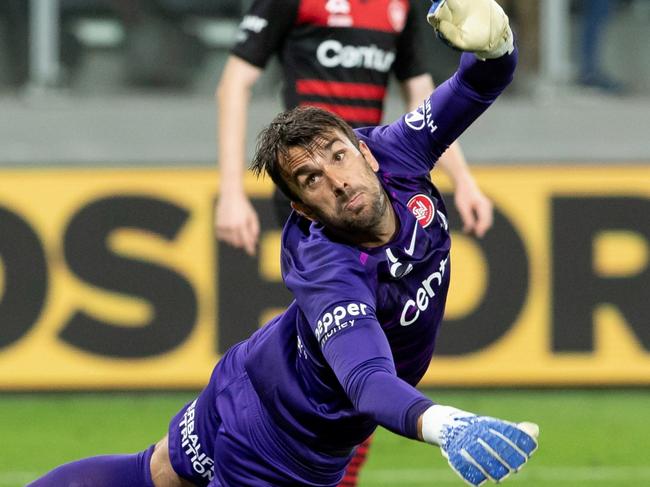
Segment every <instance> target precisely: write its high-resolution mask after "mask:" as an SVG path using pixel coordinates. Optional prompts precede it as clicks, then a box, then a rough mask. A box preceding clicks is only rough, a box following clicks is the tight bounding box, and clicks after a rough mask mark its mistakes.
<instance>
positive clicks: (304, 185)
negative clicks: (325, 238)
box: [280, 130, 388, 236]
mask: <svg viewBox="0 0 650 487" xmlns="http://www.w3.org/2000/svg"><path fill="white" fill-rule="evenodd" d="M280 164H281V165H282V169H283V172H284V177H285V179H286V180H287V182H288V184H289V186H290V187H291V189H292V190H293V191H294V192H295V193H296V194H297V195H298V196H299V197H300V199H301V202H300V203H297V202H295V203H292V205H293V207H294V209H296V210H297V211H298V212H300V213H301V214H303V215H304V216H306V217H307V218H309V219H311V220H317V221H319V222H321V223H323V224H324V225H325V226H326V227H328V228H330V229H332V230H335V231H337V232H339V233H341V232H345V233H352V234H356V235H359V236H361V235H364V236H365V235H372V234H373V230H375V229H376V228H378V227H379V226H380V225H381V223H382V220H383V219H384V218H385V217H386V213H387V207H388V201H387V200H388V198H387V197H386V193H385V192H384V190H383V188H382V187H381V184H380V183H379V180H378V179H377V175H376V174H375V172H376V171H377V170H378V169H379V164H378V163H377V161H376V159H375V158H374V157H373V155H372V154H371V153H370V150H369V149H368V147H367V146H366V145H365V144H364V143H363V142H361V143H360V149H357V148H356V147H355V146H354V145H353V144H352V142H351V141H350V140H349V139H348V138H347V137H346V136H345V135H344V134H343V133H342V132H340V131H338V130H336V131H331V132H326V133H324V134H323V136H322V138H321V139H319V140H317V141H315V143H314V147H313V150H312V151H311V153H310V152H308V151H306V150H304V149H303V148H301V147H293V148H291V149H290V150H289V157H288V158H287V159H285V160H282V161H280Z"/></svg>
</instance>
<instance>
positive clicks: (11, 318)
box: [0, 208, 48, 348]
mask: <svg viewBox="0 0 650 487" xmlns="http://www.w3.org/2000/svg"><path fill="white" fill-rule="evenodd" d="M0 260H1V261H2V267H3V271H4V279H3V281H4V286H3V287H4V290H2V289H0V348H3V347H7V346H8V345H11V344H13V343H15V342H16V341H17V340H19V339H20V338H21V337H23V336H24V335H25V334H26V333H27V332H28V331H29V330H30V329H31V328H32V326H34V324H35V323H36V320H37V319H38V316H39V315H40V314H41V310H42V309H43V304H44V302H45V295H46V293H47V282H48V275H47V265H46V262H45V252H44V251H43V244H42V243H41V241H40V239H39V238H38V235H37V234H36V232H35V231H34V230H33V229H32V228H31V226H30V225H29V223H27V222H26V221H25V220H23V219H22V218H21V217H19V216H18V215H16V214H15V213H13V212H12V211H10V210H8V209H5V208H0Z"/></svg>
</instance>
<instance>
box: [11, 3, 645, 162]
mask: <svg viewBox="0 0 650 487" xmlns="http://www.w3.org/2000/svg"><path fill="white" fill-rule="evenodd" d="M250 1H251V0H1V1H0V112H2V113H3V116H2V117H0V165H13V164H18V165H22V164H30V163H33V164H41V163H47V164H51V163H53V164H86V163H90V164H104V163H109V164H132V163H143V164H159V163H165V164H183V163H198V164H207V165H213V164H214V156H215V153H216V151H215V136H214V127H215V123H216V122H215V108H214V102H213V97H212V95H213V93H214V89H215V86H216V84H217V81H218V79H219V76H220V73H221V70H222V68H223V64H224V63H225V60H226V58H227V56H228V52H229V49H230V47H231V45H232V42H233V40H234V38H235V36H236V32H237V28H238V24H239V21H240V19H241V17H242V15H243V14H244V12H245V11H246V9H247V7H248V5H249V4H250ZM585 1H590V0H502V1H501V3H502V4H503V6H504V8H505V9H506V11H507V13H508V14H509V15H510V17H511V19H512V24H513V28H514V30H515V32H516V33H517V34H518V39H519V44H520V66H519V70H518V72H517V74H516V76H515V81H514V84H513V86H512V87H510V88H509V89H508V90H507V92H506V94H505V96H504V97H502V99H500V100H499V101H498V102H497V103H496V105H495V106H494V107H493V108H491V109H490V110H489V111H488V112H487V113H486V115H484V116H483V117H481V118H480V119H479V120H478V122H477V123H476V124H474V125H473V126H472V129H471V130H470V131H469V132H468V134H467V135H464V136H463V137H462V139H461V142H462V144H463V147H464V149H465V152H466V154H467V156H468V159H469V160H470V161H471V162H473V163H474V162H476V163H483V162H485V163H487V164H489V163H491V162H521V161H533V162H534V161H558V162H562V161H569V162H581V161H585V162H589V161H591V162H594V161H610V160H611V161H619V162H635V161H650V139H649V138H648V136H647V131H648V126H649V125H650V118H649V117H648V113H650V49H648V48H647V46H649V45H650V29H649V28H648V26H649V25H650V0H612V1H613V5H614V6H613V9H612V11H611V14H610V16H609V18H608V21H607V22H608V23H607V26H606V29H605V33H604V41H603V43H602V52H601V54H602V58H603V66H604V68H605V69H606V70H607V72H608V73H611V74H612V75H613V76H615V77H616V78H617V79H619V80H620V81H622V82H623V83H624V84H625V86H626V87H628V88H629V91H628V92H626V93H625V96H611V94H606V93H602V92H598V91H597V90H587V89H583V87H579V86H577V85H576V84H575V80H576V74H577V69H578V68H577V66H578V65H579V62H578V61H579V58H578V56H579V55H580V47H579V41H580V29H579V26H580V20H581V17H580V16H581V14H582V6H583V5H584V4H582V2H585ZM55 5H58V10H57V9H54V12H55V13H56V15H55V16H54V15H51V12H52V8H53V6H55ZM413 5H414V6H415V8H418V9H420V10H421V12H420V13H419V14H420V17H421V18H422V28H423V29H422V32H423V36H427V38H426V39H423V42H422V48H423V49H424V50H425V52H426V57H427V59H429V66H430V71H431V72H432V74H433V76H434V79H435V81H436V82H437V83H440V82H441V81H443V80H444V79H446V78H447V77H448V76H449V75H450V74H451V73H452V72H453V70H454V69H455V67H456V65H457V59H458V53H457V52H455V51H453V50H451V49H449V48H447V47H446V46H445V45H443V43H441V42H438V41H436V40H435V39H434V34H433V32H432V31H431V30H430V29H428V27H427V26H426V23H425V13H426V10H427V9H428V2H427V1H420V0H413ZM35 7H39V8H43V7H44V8H45V9H50V20H54V22H53V24H54V25H53V26H50V27H51V28H53V29H54V34H55V36H54V35H53V33H52V31H49V35H50V36H52V37H50V38H48V37H47V36H43V38H44V40H45V41H44V42H43V43H42V44H40V47H41V51H42V50H44V51H48V50H49V51H51V52H49V54H50V55H51V56H50V57H51V58H53V59H54V60H55V61H56V62H55V64H56V69H55V70H54V71H55V74H56V76H54V77H53V78H54V79H49V78H47V76H46V77H45V78H44V79H39V78H38V77H37V76H35V74H34V69H35V68H34V66H35V64H34V60H35V59H36V57H35V56H34V52H35V49H34V47H35V46H37V45H38V44H37V43H35V42H34V36H35V30H34V29H30V19H32V21H33V19H34V13H35V12H34V9H35ZM41 13H42V12H41ZM32 24H33V22H32ZM46 30H47V29H46ZM30 33H31V37H32V43H31V46H30V42H29V40H30V39H29V38H30ZM57 44H58V45H57ZM30 47H31V49H30ZM36 51H37V53H38V52H40V51H39V49H36ZM40 54H44V53H43V52H40ZM45 54H48V53H45ZM47 60H48V56H42V58H41V59H40V61H43V62H45V61H47ZM30 61H31V64H30ZM51 67H52V66H50V68H51ZM279 78H280V77H279V73H278V66H277V64H276V63H270V65H269V68H267V69H266V70H265V73H264V75H263V76H262V78H261V79H260V80H259V82H258V83H257V84H256V86H255V90H254V100H253V103H252V106H251V117H250V123H249V125H248V127H247V129H248V140H249V142H251V143H249V144H247V150H248V152H249V154H248V155H249V156H250V155H251V153H252V149H253V147H254V144H253V143H252V141H253V140H254V138H255V135H256V134H257V133H258V131H259V130H260V129H261V128H262V127H263V126H264V125H265V124H266V123H267V122H268V120H270V119H271V118H272V117H273V116H274V115H275V114H276V113H277V112H278V111H279V110H280V109H281V104H280V102H279ZM391 90H392V91H394V92H395V93H394V94H393V96H391V97H389V100H388V105H387V117H386V120H392V119H394V118H395V117H397V116H399V115H400V114H401V113H402V111H403V106H402V104H401V102H400V97H399V95H398V94H397V88H396V86H395V84H393V85H392V87H391ZM605 95H606V96H605ZM35 134H37V135H38V136H37V137H34V135H35ZM71 134H74V135H73V136H71ZM495 134H506V135H503V136H504V137H508V138H509V142H508V148H507V150H504V149H503V147H502V146H501V145H500V144H495V143H494V140H495ZM499 136H501V135H499ZM549 141H552V143H549Z"/></svg>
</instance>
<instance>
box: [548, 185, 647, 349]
mask: <svg viewBox="0 0 650 487" xmlns="http://www.w3.org/2000/svg"><path fill="white" fill-rule="evenodd" d="M612 230H614V231H631V232H635V233H636V234H638V235H640V237H641V238H642V239H643V240H644V241H645V242H646V243H647V245H650V199H647V198H646V199H643V198H636V197H627V196H597V197H596V196H594V197H588V196H576V197H566V196H562V197H559V196H556V197H553V198H552V231H551V233H552V246H553V247H552V252H551V254H552V255H553V278H552V293H551V294H552V297H551V303H552V308H553V313H552V316H553V319H552V323H553V325H552V328H553V340H552V344H553V345H552V346H553V351H554V352H556V353H557V352H593V351H594V323H593V316H594V311H595V309H596V307H597V306H598V305H600V304H605V303H608V304H613V305H614V306H616V307H617V308H618V309H619V311H620V312H621V313H622V314H623V316H624V317H625V320H626V322H627V324H628V325H629V326H630V328H631V329H632V331H633V332H634V334H635V335H636V337H637V338H638V340H639V343H640V344H641V345H642V346H643V347H644V348H645V349H646V350H650V326H649V325H650V306H648V300H649V299H650V266H647V265H646V266H645V268H643V269H639V270H638V272H637V273H633V274H632V275H629V276H601V275H598V274H597V272H596V271H595V269H594V252H593V249H594V241H595V239H596V238H597V236H598V234H599V233H601V232H604V231H612Z"/></svg>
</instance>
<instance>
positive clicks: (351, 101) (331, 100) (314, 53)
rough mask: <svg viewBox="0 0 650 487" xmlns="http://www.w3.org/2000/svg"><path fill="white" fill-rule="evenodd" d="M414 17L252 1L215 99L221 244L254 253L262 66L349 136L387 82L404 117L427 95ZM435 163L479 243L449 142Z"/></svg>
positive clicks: (473, 201) (473, 209) (478, 198)
mask: <svg viewBox="0 0 650 487" xmlns="http://www.w3.org/2000/svg"><path fill="white" fill-rule="evenodd" d="M416 10H417V9H415V8H412V7H411V5H410V4H409V0H373V1H370V2H368V1H365V0H290V1H287V0H255V2H254V3H253V5H252V7H251V8H250V10H249V12H248V13H247V15H246V16H245V17H244V19H243V21H242V22H241V25H240V31H239V34H238V35H239V37H238V39H237V43H236V45H235V47H234V48H233V50H232V55H231V56H230V58H229V59H228V61H227V63H226V67H225V69H224V71H223V74H222V77H221V81H220V83H219V86H218V89H217V93H216V97H217V106H218V118H219V131H218V140H219V167H220V172H221V188H220V191H219V194H220V197H219V201H218V203H217V208H216V222H215V223H216V232H217V237H218V238H219V239H220V240H223V241H224V242H226V243H228V244H230V245H233V246H234V247H237V248H242V249H244V250H245V251H246V252H247V253H248V254H249V255H254V254H255V252H256V247H257V242H258V238H259V232H260V224H259V220H258V216H257V213H256V212H255V210H254V209H253V206H252V204H251V202H250V200H249V199H248V197H247V196H246V193H245V192H244V186H243V175H244V168H245V133H246V118H247V112H248V109H249V100H250V97H251V89H252V86H253V85H254V84H255V82H256V81H257V80H258V79H259V77H260V76H261V74H262V71H263V69H264V67H265V66H266V64H267V62H268V61H269V59H270V58H271V57H272V56H273V55H275V54H277V55H278V56H279V59H280V63H281V66H282V73H283V82H284V86H283V99H284V105H285V107H286V108H293V107H296V106H301V105H310V106H317V107H320V108H324V109H326V110H329V111H331V112H333V113H335V114H337V115H339V116H340V117H341V118H343V119H344V120H345V121H346V122H347V123H348V124H349V125H351V126H352V127H355V128H356V127H363V126H368V125H378V124H379V123H381V120H382V116H383V107H384V98H385V95H386V91H387V85H388V78H389V75H390V74H391V73H393V74H394V75H395V77H396V78H397V79H398V80H399V82H400V84H401V91H402V94H403V98H404V103H405V106H406V108H407V110H413V109H414V108H416V107H417V105H419V104H420V103H422V101H423V100H424V99H425V98H426V97H427V96H429V94H430V93H431V92H432V91H433V88H434V85H433V79H432V78H431V75H430V74H428V73H427V72H426V67H425V62H424V60H423V58H422V57H423V56H422V49H420V48H419V47H418V42H420V41H421V40H422V37H420V35H419V32H418V30H419V29H418V25H419V22H420V21H419V20H418V18H417V17H416V15H415V14H416ZM439 164H440V166H441V167H442V168H443V169H444V170H445V171H446V172H447V174H448V175H449V176H450V178H451V180H452V183H453V185H454V188H455V199H456V204H457V207H458V210H459V213H460V215H461V217H462V219H463V226H464V230H465V231H466V232H473V233H475V234H476V235H477V236H483V234H484V233H485V232H486V231H487V230H488V229H489V228H490V226H491V225H492V204H491V202H490V201H489V200H488V199H487V198H486V197H485V196H484V195H483V193H482V192H481V191H480V189H479V188H478V186H477V185H476V182H475V181H474V179H473V177H472V175H471V173H470V171H469V170H468V167H467V163H466V161H465V158H464V156H463V153H462V151H461V149H460V147H459V145H458V143H454V144H452V145H451V146H450V148H449V149H448V150H447V151H446V152H445V153H444V155H442V156H441V159H440V162H439ZM273 199H274V207H275V211H276V215H277V217H278V223H279V224H280V225H284V222H285V221H286V220H287V218H288V216H289V213H290V211H291V208H290V206H289V201H288V200H287V198H286V197H285V196H283V195H282V193H281V192H279V191H277V190H276V191H275V193H274V198H273ZM369 442H370V439H368V441H367V442H364V444H362V445H360V447H359V448H358V450H357V454H356V456H355V458H354V459H353V460H352V462H351V463H350V467H349V470H348V474H347V475H346V476H345V479H344V482H343V483H342V484H341V485H342V486H345V487H353V486H355V485H356V484H357V478H358V474H359V469H360V467H361V466H362V465H363V463H364V461H365V458H366V452H367V449H368V447H369Z"/></svg>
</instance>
